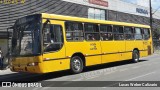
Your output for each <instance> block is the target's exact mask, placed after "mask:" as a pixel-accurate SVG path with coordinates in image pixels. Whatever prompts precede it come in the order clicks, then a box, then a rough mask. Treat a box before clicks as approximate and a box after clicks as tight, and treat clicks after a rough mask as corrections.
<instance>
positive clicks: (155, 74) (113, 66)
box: [0, 53, 160, 90]
mask: <svg viewBox="0 0 160 90" xmlns="http://www.w3.org/2000/svg"><path fill="white" fill-rule="evenodd" d="M0 81H33V82H44V81H46V82H49V83H47V86H48V87H45V88H23V89H24V90H28V89H33V90H48V89H49V90H59V89H62V90H63V89H65V90H66V89H67V90H72V89H74V90H75V89H76V90H106V89H109V90H110V89H111V90H117V89H118V90H126V89H130V90H135V89H137V90H138V89H139V90H158V89H160V88H157V87H123V86H121V87H114V86H117V85H119V83H121V82H130V81H131V82H132V81H142V82H145V81H146V82H148V81H160V53H156V54H154V55H152V56H149V57H145V58H141V59H140V62H139V63H131V62H130V61H122V62H116V63H109V64H104V65H98V66H93V67H88V68H85V70H84V72H83V73H80V74H71V73H69V71H61V72H54V73H48V74H30V73H16V72H11V71H10V70H5V71H0ZM55 81H57V83H59V82H60V83H61V84H62V86H63V84H64V85H65V86H67V85H68V86H72V85H75V82H80V83H77V84H78V85H79V86H78V85H77V86H78V87H76V88H73V87H60V85H59V87H53V86H55V85H56V84H55V83H56V82H55ZM63 81H68V82H63ZM84 81H85V82H84ZM112 81H113V82H112ZM86 82H87V83H86ZM102 82H105V83H108V84H101V83H102ZM110 82H112V83H110ZM98 84H101V85H100V87H96V86H99V85H98ZM82 86H83V87H82ZM88 86H95V87H92V88H91V87H88ZM111 87H112V88H111ZM3 89H6V90H9V89H12V88H3ZM15 89H16V90H17V89H22V88H15Z"/></svg>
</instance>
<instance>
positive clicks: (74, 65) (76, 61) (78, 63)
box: [70, 56, 83, 74]
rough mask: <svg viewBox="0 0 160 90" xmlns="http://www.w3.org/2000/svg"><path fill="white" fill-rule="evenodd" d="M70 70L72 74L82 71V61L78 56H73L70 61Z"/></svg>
mask: <svg viewBox="0 0 160 90" xmlns="http://www.w3.org/2000/svg"><path fill="white" fill-rule="evenodd" d="M70 69H71V72H72V73H74V74H78V73H81V72H82V71H83V61H82V58H81V57H79V56H73V57H72V58H71V62H70Z"/></svg>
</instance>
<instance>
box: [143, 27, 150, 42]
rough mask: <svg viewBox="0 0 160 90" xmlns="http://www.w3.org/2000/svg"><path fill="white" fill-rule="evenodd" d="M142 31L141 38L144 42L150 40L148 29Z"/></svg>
mask: <svg viewBox="0 0 160 90" xmlns="http://www.w3.org/2000/svg"><path fill="white" fill-rule="evenodd" d="M143 30H144V31H143V32H144V34H143V37H144V40H148V39H149V38H150V31H149V29H143Z"/></svg>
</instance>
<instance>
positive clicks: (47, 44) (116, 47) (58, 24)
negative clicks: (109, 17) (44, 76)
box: [10, 13, 153, 73]
mask: <svg viewBox="0 0 160 90" xmlns="http://www.w3.org/2000/svg"><path fill="white" fill-rule="evenodd" d="M11 43H12V45H11V46H12V47H11V52H12V53H11V55H12V61H11V63H10V65H11V67H10V69H11V70H12V71H14V72H29V73H49V72H55V71H61V70H69V69H70V70H71V71H72V72H73V73H80V72H82V71H83V68H84V67H87V66H93V65H98V64H105V63H110V62H116V61H122V60H132V61H133V62H135V63H136V62H138V61H139V58H140V57H145V56H148V55H151V54H152V53H153V47H152V33H151V30H150V26H148V25H140V24H133V23H125V22H116V21H105V20H93V19H87V18H79V17H72V16H63V15H56V14H47V13H42V14H35V15H30V16H26V17H23V18H20V19H18V20H16V22H15V24H14V26H13V37H12V42H11Z"/></svg>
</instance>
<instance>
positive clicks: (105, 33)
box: [100, 25, 113, 41]
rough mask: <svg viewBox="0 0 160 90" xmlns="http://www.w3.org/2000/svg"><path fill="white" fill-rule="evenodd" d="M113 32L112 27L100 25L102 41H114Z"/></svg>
mask: <svg viewBox="0 0 160 90" xmlns="http://www.w3.org/2000/svg"><path fill="white" fill-rule="evenodd" d="M112 33H113V30H112V26H111V25H100V34H101V40H102V41H109V40H113V34H112Z"/></svg>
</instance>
